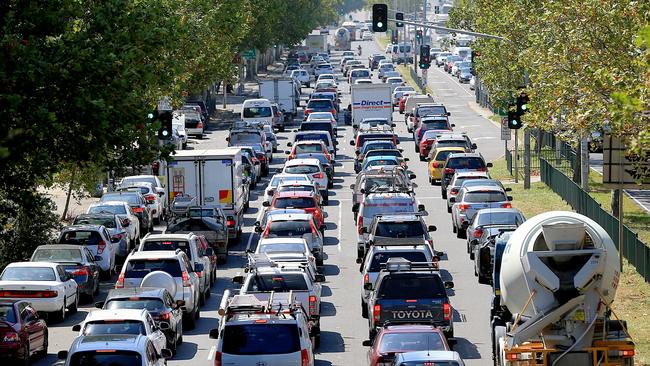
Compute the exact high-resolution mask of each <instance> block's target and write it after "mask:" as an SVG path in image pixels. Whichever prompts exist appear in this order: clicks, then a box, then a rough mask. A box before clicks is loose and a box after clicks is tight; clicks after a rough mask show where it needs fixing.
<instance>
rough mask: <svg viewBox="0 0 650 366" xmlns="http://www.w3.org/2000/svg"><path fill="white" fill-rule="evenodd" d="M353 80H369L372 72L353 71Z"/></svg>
mask: <svg viewBox="0 0 650 366" xmlns="http://www.w3.org/2000/svg"><path fill="white" fill-rule="evenodd" d="M352 77H353V78H367V77H370V72H369V71H368V70H354V71H352Z"/></svg>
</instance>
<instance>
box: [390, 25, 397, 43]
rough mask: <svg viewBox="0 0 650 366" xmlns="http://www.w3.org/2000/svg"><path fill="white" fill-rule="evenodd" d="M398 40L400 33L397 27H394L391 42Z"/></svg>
mask: <svg viewBox="0 0 650 366" xmlns="http://www.w3.org/2000/svg"><path fill="white" fill-rule="evenodd" d="M398 41H399V34H398V33H397V29H393V30H392V31H391V35H390V43H393V44H396V43H397V42H398Z"/></svg>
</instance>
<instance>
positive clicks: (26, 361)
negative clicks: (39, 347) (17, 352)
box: [21, 342, 30, 366]
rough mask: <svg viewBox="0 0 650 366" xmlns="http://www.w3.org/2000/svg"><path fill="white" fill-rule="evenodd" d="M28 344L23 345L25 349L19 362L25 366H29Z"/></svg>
mask: <svg viewBox="0 0 650 366" xmlns="http://www.w3.org/2000/svg"><path fill="white" fill-rule="evenodd" d="M29 352H30V350H29V342H27V343H25V347H24V349H23V357H22V360H21V363H22V364H23V365H25V366H29Z"/></svg>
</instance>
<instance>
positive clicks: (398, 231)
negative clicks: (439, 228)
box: [357, 212, 436, 254]
mask: <svg viewBox="0 0 650 366" xmlns="http://www.w3.org/2000/svg"><path fill="white" fill-rule="evenodd" d="M425 215H426V213H415V212H411V213H400V214H395V215H392V214H389V215H375V218H374V219H373V220H372V223H370V226H369V227H368V241H367V242H366V248H365V249H366V250H367V249H368V248H369V247H370V246H372V245H395V244H410V245H414V244H425V245H428V246H429V247H430V248H431V250H433V249H434V248H433V239H431V236H430V235H429V232H432V231H436V227H435V226H434V225H429V226H427V224H426V223H425V222H424V219H423V218H422V217H423V216H425ZM357 254H359V253H357Z"/></svg>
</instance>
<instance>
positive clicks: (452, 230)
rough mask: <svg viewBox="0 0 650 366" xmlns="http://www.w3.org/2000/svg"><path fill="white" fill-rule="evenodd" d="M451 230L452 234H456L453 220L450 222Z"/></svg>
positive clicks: (456, 230)
mask: <svg viewBox="0 0 650 366" xmlns="http://www.w3.org/2000/svg"><path fill="white" fill-rule="evenodd" d="M451 232H452V233H454V234H456V233H457V232H458V229H456V225H454V223H453V222H452V223H451Z"/></svg>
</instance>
